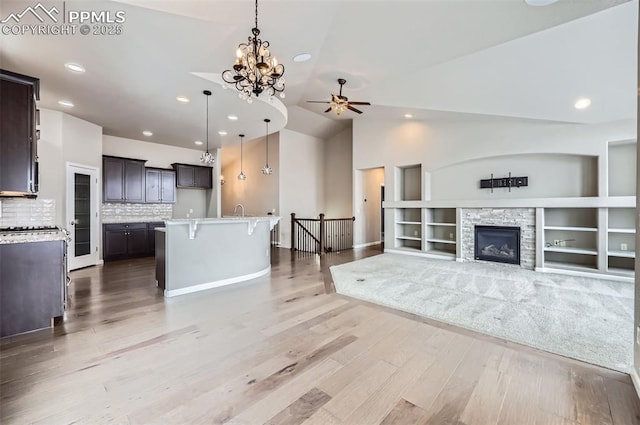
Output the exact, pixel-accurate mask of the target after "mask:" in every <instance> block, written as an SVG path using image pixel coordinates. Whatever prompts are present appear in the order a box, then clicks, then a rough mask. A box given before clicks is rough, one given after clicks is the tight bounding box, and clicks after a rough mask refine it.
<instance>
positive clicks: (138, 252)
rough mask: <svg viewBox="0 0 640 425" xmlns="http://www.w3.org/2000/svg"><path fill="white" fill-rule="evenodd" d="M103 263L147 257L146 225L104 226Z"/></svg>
mask: <svg viewBox="0 0 640 425" xmlns="http://www.w3.org/2000/svg"><path fill="white" fill-rule="evenodd" d="M103 240H104V252H103V257H104V260H105V261H110V260H121V259H125V258H132V257H144V256H145V255H148V251H149V242H148V240H147V223H124V224H105V225H104V236H103Z"/></svg>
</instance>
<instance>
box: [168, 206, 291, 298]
mask: <svg viewBox="0 0 640 425" xmlns="http://www.w3.org/2000/svg"><path fill="white" fill-rule="evenodd" d="M279 220H280V217H276V216H267V217H228V218H205V219H190V220H167V221H166V222H165V228H163V229H156V280H157V282H158V287H159V288H161V289H162V290H163V292H164V296H165V297H173V296H176V295H182V294H188V293H191V292H197V291H203V290H206V289H211V288H216V287H219V286H224V285H230V284H232V283H237V282H242V281H245V280H249V279H254V278H256V277H260V276H263V275H266V274H268V273H269V272H270V270H271V256H270V251H271V242H270V241H271V238H270V232H271V229H273V227H274V226H275V225H276V223H277V222H278V221H279Z"/></svg>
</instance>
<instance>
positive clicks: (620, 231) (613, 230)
mask: <svg viewBox="0 0 640 425" xmlns="http://www.w3.org/2000/svg"><path fill="white" fill-rule="evenodd" d="M608 231H609V233H628V234H635V233H636V229H617V228H610V229H609V230H608Z"/></svg>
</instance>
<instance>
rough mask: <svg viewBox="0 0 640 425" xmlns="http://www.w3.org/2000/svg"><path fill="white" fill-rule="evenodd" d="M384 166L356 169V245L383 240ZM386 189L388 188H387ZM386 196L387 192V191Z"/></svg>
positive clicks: (354, 241) (354, 242)
mask: <svg viewBox="0 0 640 425" xmlns="http://www.w3.org/2000/svg"><path fill="white" fill-rule="evenodd" d="M384 171H385V170H384V168H372V169H368V170H355V184H354V193H355V198H354V201H353V202H354V211H355V215H354V216H355V218H356V220H355V222H354V240H353V244H354V246H363V245H367V244H373V243H378V242H380V241H381V237H380V236H381V230H382V229H381V216H382V213H381V209H380V208H381V205H382V204H381V196H380V195H381V193H380V188H381V186H383V185H384V184H385V181H384V176H385V172H384ZM385 189H386V188H385ZM385 196H386V193H385Z"/></svg>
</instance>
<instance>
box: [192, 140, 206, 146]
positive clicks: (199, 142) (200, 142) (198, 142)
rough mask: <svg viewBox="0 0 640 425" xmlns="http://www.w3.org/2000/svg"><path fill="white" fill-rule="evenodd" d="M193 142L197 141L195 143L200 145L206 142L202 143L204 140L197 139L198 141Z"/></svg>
mask: <svg viewBox="0 0 640 425" xmlns="http://www.w3.org/2000/svg"><path fill="white" fill-rule="evenodd" d="M193 143H195V144H196V145H198V146H202V145H204V143H202V140H196V141H195V142H193Z"/></svg>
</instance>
